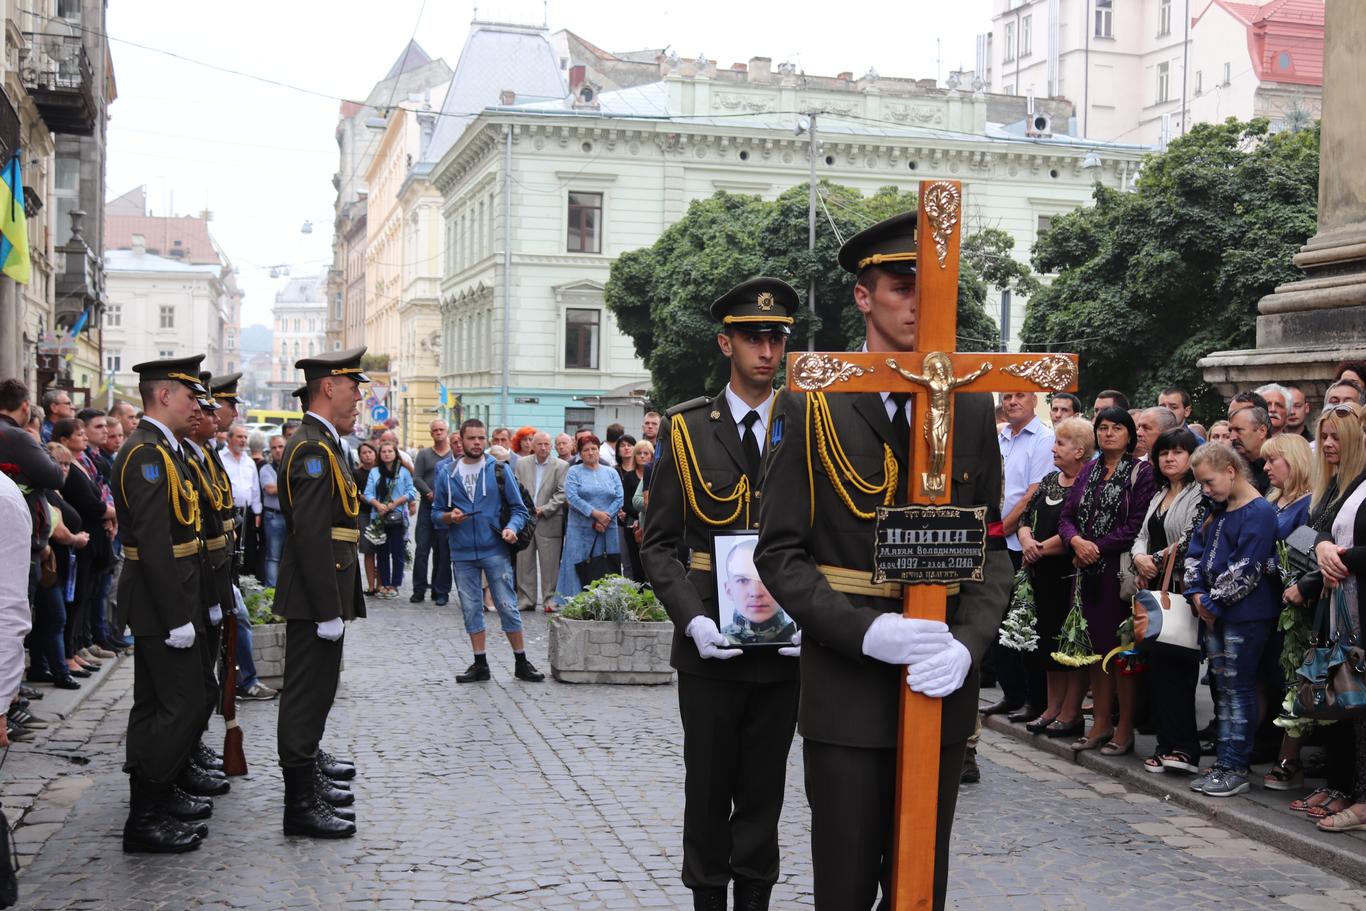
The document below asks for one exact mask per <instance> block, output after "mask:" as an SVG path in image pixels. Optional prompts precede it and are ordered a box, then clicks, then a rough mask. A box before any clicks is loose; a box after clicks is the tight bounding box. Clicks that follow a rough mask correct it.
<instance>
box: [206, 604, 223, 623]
mask: <svg viewBox="0 0 1366 911" xmlns="http://www.w3.org/2000/svg"><path fill="white" fill-rule="evenodd" d="M209 622H210V623H212V624H213V625H214V626H217V625H218V624H220V623H222V622H223V608H221V607H219V606H218V605H217V604H210V605H209Z"/></svg>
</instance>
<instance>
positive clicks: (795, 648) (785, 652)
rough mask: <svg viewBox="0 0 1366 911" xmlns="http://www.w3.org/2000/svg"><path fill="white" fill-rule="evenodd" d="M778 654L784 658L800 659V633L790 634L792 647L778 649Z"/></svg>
mask: <svg viewBox="0 0 1366 911" xmlns="http://www.w3.org/2000/svg"><path fill="white" fill-rule="evenodd" d="M778 654H780V655H782V656H783V657H784V658H800V657H801V656H802V631H801V630H797V631H796V632H795V633H793V634H792V645H790V646H784V647H783V648H780V649H778Z"/></svg>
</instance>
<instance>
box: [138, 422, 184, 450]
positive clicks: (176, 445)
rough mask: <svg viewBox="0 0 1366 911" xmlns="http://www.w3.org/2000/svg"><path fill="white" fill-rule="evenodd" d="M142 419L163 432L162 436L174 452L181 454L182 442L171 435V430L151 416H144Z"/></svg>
mask: <svg viewBox="0 0 1366 911" xmlns="http://www.w3.org/2000/svg"><path fill="white" fill-rule="evenodd" d="M142 419H143V420H144V421H146V422H147V423H149V424H151V425H152V426H153V427H155V428H156V429H157V430H160V431H161V435H162V436H164V437H165V438H166V442H167V443H168V444H169V445H170V447H171V451H172V452H174V453H179V452H180V441H179V440H177V439H176V437H175V434H174V433H171V428H169V427H167V426H166V425H165V424H163V423H161V422H160V421H158V420H157V419H156V418H154V417H152V416H151V415H150V414H144V415H143V416H142Z"/></svg>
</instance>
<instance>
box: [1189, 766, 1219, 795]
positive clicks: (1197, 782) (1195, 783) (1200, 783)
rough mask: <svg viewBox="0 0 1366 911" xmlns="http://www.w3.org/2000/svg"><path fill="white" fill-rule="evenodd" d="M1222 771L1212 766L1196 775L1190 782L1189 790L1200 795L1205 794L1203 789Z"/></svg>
mask: <svg viewBox="0 0 1366 911" xmlns="http://www.w3.org/2000/svg"><path fill="white" fill-rule="evenodd" d="M1222 771H1223V769H1221V768H1219V767H1218V766H1212V767H1210V768H1208V769H1205V770H1204V771H1203V772H1201V773H1200V774H1198V775H1196V776H1195V778H1194V779H1193V780H1192V781H1191V790H1192V791H1197V792H1199V793H1201V794H1203V793H1205V787H1206V786H1207V785H1208V784H1209V783H1210V782H1211V781H1212V780H1213V779H1214V776H1216V775H1218V774H1219V773H1220V772H1222Z"/></svg>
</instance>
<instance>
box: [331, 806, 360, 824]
mask: <svg viewBox="0 0 1366 911" xmlns="http://www.w3.org/2000/svg"><path fill="white" fill-rule="evenodd" d="M328 809H329V810H331V811H332V815H333V816H335V817H337V818H338V819H344V820H346V821H347V822H355V821H356V811H355V810H353V809H352V808H350V807H328Z"/></svg>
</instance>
